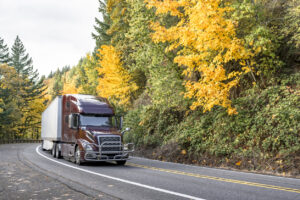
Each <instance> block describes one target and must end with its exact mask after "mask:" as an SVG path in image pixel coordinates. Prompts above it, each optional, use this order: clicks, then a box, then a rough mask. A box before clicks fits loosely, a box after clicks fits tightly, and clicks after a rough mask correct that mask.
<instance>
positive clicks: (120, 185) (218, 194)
mask: <svg viewBox="0 0 300 200" xmlns="http://www.w3.org/2000/svg"><path fill="white" fill-rule="evenodd" d="M16 155H17V156H16ZM4 157H18V159H19V161H20V162H22V163H23V164H25V165H26V166H29V167H30V168H31V170H34V171H38V172H39V173H42V174H43V175H44V176H47V177H49V180H50V181H49V187H50V188H51V187H52V188H53V185H55V184H53V181H58V183H57V184H61V185H62V186H64V187H66V186H67V188H66V190H67V191H66V192H67V193H68V194H69V195H72V194H74V195H75V197H70V198H69V199H79V198H80V199H84V198H87V199H89V198H90V199H95V198H100V199H130V200H132V199H137V200H140V199H158V200H162V199H172V200H173V199H207V200H210V199H211V200H217V199H230V200H240V199H268V200H276V199H284V200H288V199H290V200H297V199H299V200H300V179H292V178H283V177H275V176H267V175H260V174H253V173H243V172H236V171H230V170H221V169H212V168H204V167H197V166H189V165H182V164H175V163H167V162H160V161H154V160H149V159H144V158H137V157H133V158H132V159H131V160H129V161H128V162H127V164H126V165H125V166H118V165H116V164H114V163H106V162H104V163H97V164H87V165H84V166H77V165H75V164H73V163H71V162H69V161H66V160H63V159H55V158H53V157H52V156H51V155H50V153H49V152H43V151H41V150H40V148H39V144H14V145H0V159H1V160H3V159H5V158H4ZM6 159H7V158H6ZM0 166H1V165H0ZM0 170H1V172H0V174H5V173H6V171H5V170H3V169H2V168H0ZM29 181H30V179H29ZM51 181H52V186H51V184H50V182H51ZM1 183H2V179H1V177H0V199H1ZM43 184H44V187H47V183H43ZM3 187H4V189H3ZM41 189H42V188H41ZM56 189H57V190H59V189H61V187H57V186H55V188H54V189H53V190H52V191H53V192H55V190H56ZM3 190H5V185H4V186H3V184H2V191H3ZM72 191H73V193H72ZM61 193H63V191H59V194H60V195H61V196H62V195H63V194H61ZM45 195H46V194H45ZM49 195H50V196H49V197H48V199H54V198H53V197H54V196H55V195H56V194H53V196H51V194H49ZM76 195H78V196H76ZM79 195H83V197H84V198H83V197H79ZM56 196H57V195H56Z"/></svg>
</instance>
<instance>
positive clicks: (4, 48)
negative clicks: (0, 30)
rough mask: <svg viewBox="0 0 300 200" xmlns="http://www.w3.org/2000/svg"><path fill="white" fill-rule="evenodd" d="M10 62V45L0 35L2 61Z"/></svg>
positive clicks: (0, 56)
mask: <svg viewBox="0 0 300 200" xmlns="http://www.w3.org/2000/svg"><path fill="white" fill-rule="evenodd" d="M8 62H9V52H8V47H7V45H6V44H5V43H4V39H2V38H1V37H0V63H8Z"/></svg>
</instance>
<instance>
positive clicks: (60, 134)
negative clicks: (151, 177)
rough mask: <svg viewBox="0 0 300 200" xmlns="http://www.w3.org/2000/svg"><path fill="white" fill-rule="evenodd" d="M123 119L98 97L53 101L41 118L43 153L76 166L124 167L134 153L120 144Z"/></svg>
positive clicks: (57, 98)
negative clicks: (109, 164)
mask: <svg viewBox="0 0 300 200" xmlns="http://www.w3.org/2000/svg"><path fill="white" fill-rule="evenodd" d="M121 129H122V117H116V115H115V113H114V109H113V108H112V106H111V105H110V104H109V103H108V101H107V100H106V99H104V98H101V97H95V96H91V95H82V94H69V95H62V96H58V97H56V98H55V99H54V100H53V101H52V102H51V103H50V105H49V106H48V107H47V108H46V110H45V111H44V112H43V114H42V131H41V132H42V133H41V135H42V141H43V142H42V149H43V150H50V151H51V152H52V155H53V156H54V157H56V158H60V157H63V158H65V159H67V160H71V161H74V162H76V163H77V164H78V165H80V164H82V163H84V162H87V161H116V162H117V164H119V165H124V164H125V163H126V160H128V158H129V153H132V152H133V148H134V145H133V144H132V143H129V144H123V134H124V133H125V131H128V130H129V128H126V129H125V130H124V131H122V132H121Z"/></svg>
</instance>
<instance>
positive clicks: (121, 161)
mask: <svg viewBox="0 0 300 200" xmlns="http://www.w3.org/2000/svg"><path fill="white" fill-rule="evenodd" d="M116 162H117V165H125V163H126V160H118V161H116Z"/></svg>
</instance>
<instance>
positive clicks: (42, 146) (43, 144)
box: [42, 140, 46, 151]
mask: <svg viewBox="0 0 300 200" xmlns="http://www.w3.org/2000/svg"><path fill="white" fill-rule="evenodd" d="M42 151H46V149H44V140H42Z"/></svg>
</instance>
